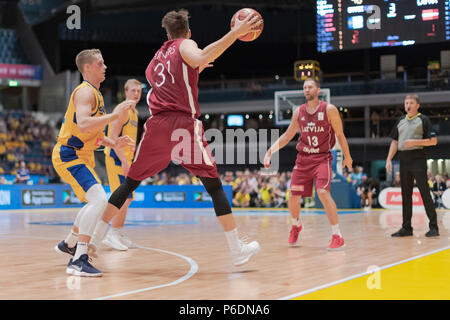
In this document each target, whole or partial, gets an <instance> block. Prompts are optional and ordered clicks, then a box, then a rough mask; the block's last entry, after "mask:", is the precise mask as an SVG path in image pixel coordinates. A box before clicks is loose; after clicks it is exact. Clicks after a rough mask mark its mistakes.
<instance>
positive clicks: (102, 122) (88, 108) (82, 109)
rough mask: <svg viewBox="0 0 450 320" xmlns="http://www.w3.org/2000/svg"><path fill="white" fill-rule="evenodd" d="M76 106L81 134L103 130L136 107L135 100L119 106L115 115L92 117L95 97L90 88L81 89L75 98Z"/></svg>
mask: <svg viewBox="0 0 450 320" xmlns="http://www.w3.org/2000/svg"><path fill="white" fill-rule="evenodd" d="M74 104H75V109H76V112H77V125H78V128H79V129H80V131H81V132H88V131H92V130H98V129H103V128H104V127H105V126H106V125H107V124H108V123H110V122H111V121H113V120H115V119H117V118H119V116H120V115H121V114H122V113H127V112H128V110H130V109H131V108H133V107H134V106H135V105H136V101H134V100H126V101H124V102H122V103H121V104H119V105H118V106H117V107H116V109H115V110H114V112H113V113H111V114H107V115H104V116H101V117H91V113H92V111H93V110H94V109H95V104H96V100H95V96H94V93H93V92H92V90H91V89H90V88H87V87H85V88H81V89H79V90H78V91H77V92H76V93H75V96H74Z"/></svg>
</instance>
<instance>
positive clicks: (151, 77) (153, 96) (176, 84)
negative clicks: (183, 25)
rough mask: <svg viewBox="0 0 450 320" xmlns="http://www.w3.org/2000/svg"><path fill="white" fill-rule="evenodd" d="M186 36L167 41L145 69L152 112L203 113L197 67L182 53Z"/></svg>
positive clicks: (148, 101) (194, 116)
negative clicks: (188, 62)
mask: <svg viewBox="0 0 450 320" xmlns="http://www.w3.org/2000/svg"><path fill="white" fill-rule="evenodd" d="M183 40H186V39H181V38H180V39H174V40H168V41H166V42H164V44H163V45H162V47H161V48H160V49H159V50H158V51H157V52H156V54H155V56H154V57H153V59H152V61H151V62H150V64H149V65H148V67H147V70H145V76H146V77H147V81H148V82H149V83H150V85H151V87H152V89H151V91H150V92H149V93H148V94H147V103H148V106H149V108H150V113H151V114H152V115H157V114H158V113H160V112H164V111H179V112H183V113H186V114H189V115H190V116H192V117H193V118H198V117H199V116H200V109H199V106H198V74H199V69H198V68H195V69H194V68H192V67H191V66H189V64H187V63H186V62H185V61H184V60H183V57H182V56H181V53H180V45H181V43H182V42H183Z"/></svg>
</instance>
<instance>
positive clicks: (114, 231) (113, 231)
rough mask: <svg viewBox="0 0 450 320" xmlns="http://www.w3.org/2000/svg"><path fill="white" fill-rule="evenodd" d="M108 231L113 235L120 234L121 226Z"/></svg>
mask: <svg viewBox="0 0 450 320" xmlns="http://www.w3.org/2000/svg"><path fill="white" fill-rule="evenodd" d="M109 232H111V234H112V235H114V236H120V235H121V234H122V228H111V229H110V230H109Z"/></svg>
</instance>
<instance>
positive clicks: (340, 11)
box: [317, 0, 450, 52]
mask: <svg viewBox="0 0 450 320" xmlns="http://www.w3.org/2000/svg"><path fill="white" fill-rule="evenodd" d="M449 7H450V0H317V51H319V52H327V51H341V50H351V49H365V48H376V47H390V46H392V47H393V46H410V45H414V44H420V43H431V42H442V41H447V40H450V20H449V19H450V9H449Z"/></svg>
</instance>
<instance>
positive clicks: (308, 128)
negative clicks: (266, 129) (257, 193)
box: [264, 78, 353, 250]
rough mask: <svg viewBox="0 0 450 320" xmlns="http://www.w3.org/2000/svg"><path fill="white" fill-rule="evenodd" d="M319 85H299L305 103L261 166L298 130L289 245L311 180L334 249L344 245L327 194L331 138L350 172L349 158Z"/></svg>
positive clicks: (334, 112)
mask: <svg viewBox="0 0 450 320" xmlns="http://www.w3.org/2000/svg"><path fill="white" fill-rule="evenodd" d="M319 91H320V84H319V82H318V81H316V80H314V79H312V78H308V79H306V80H305V82H304V83H303V93H304V95H305V98H306V103H305V104H302V105H301V106H300V107H298V108H297V109H295V111H294V114H293V115H292V120H291V123H290V125H289V127H288V129H287V130H286V132H285V133H284V134H282V135H281V137H280V138H279V139H278V140H277V141H276V142H275V143H274V144H273V145H272V146H271V147H270V149H269V150H268V151H267V153H266V156H265V158H264V166H265V167H266V168H269V167H270V158H271V157H272V155H273V154H274V153H275V152H277V151H278V150H280V149H281V148H283V147H284V146H285V145H286V144H287V143H288V142H289V141H291V140H292V138H294V136H295V135H296V134H297V132H298V130H299V129H300V137H299V139H298V143H297V150H298V156H297V160H296V162H295V166H294V170H293V172H292V178H291V185H290V193H291V194H290V196H289V211H290V213H291V218H292V228H291V233H290V235H289V244H290V245H295V244H296V243H297V239H298V235H299V233H300V231H301V230H302V224H301V222H300V198H301V197H310V196H311V195H312V188H313V182H314V179H315V180H316V190H317V194H318V196H319V199H320V201H321V202H322V204H323V207H324V208H325V212H326V213H327V217H328V220H329V222H330V224H331V230H332V238H331V243H330V245H329V246H328V249H329V250H338V249H341V248H342V247H343V246H344V238H343V237H342V234H341V232H340V230H339V225H338V215H337V208H336V203H335V202H334V200H333V198H332V197H331V194H330V185H331V178H332V170H331V161H332V155H331V152H330V150H331V149H332V148H333V146H334V144H335V135H336V137H337V139H338V141H339V144H340V146H341V148H342V152H343V154H344V162H343V165H344V166H346V167H347V168H349V169H351V167H352V162H353V160H352V158H351V156H350V151H349V148H348V144H347V140H346V138H345V136H344V132H343V130H342V120H341V117H340V115H339V111H338V110H337V108H336V107H335V106H334V105H332V104H329V103H327V102H325V101H319Z"/></svg>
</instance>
